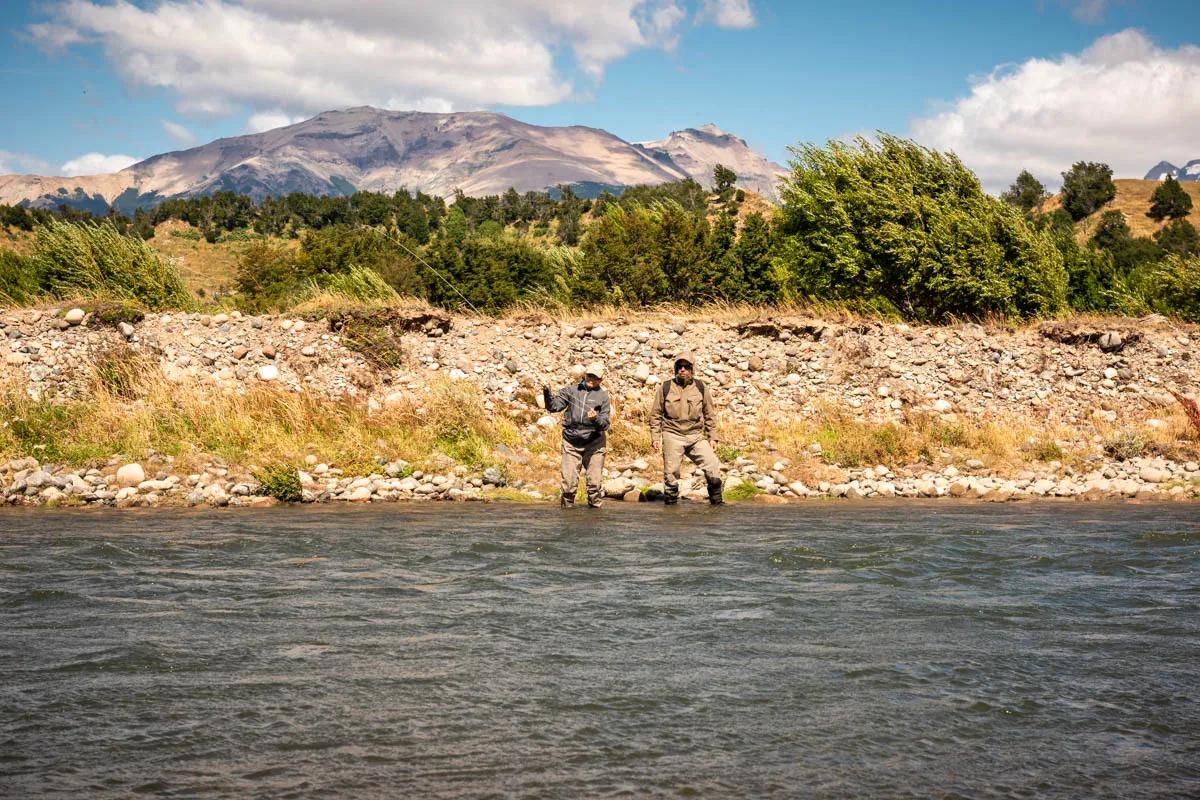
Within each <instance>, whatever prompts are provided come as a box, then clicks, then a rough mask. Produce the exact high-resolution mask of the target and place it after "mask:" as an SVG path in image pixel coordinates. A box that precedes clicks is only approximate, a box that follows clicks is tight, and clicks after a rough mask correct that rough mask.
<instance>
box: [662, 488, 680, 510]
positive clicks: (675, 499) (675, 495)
mask: <svg viewBox="0 0 1200 800" xmlns="http://www.w3.org/2000/svg"><path fill="white" fill-rule="evenodd" d="M663 502H664V503H666V504H667V505H669V506H674V505H679V486H667V487H666V488H665V489H663Z"/></svg>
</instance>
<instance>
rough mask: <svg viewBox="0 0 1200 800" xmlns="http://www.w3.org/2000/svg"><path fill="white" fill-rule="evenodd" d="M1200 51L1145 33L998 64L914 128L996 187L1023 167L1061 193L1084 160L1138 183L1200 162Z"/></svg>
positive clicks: (1118, 35) (924, 140)
mask: <svg viewBox="0 0 1200 800" xmlns="http://www.w3.org/2000/svg"><path fill="white" fill-rule="evenodd" d="M1197 130H1200V47H1196V46H1193V45H1183V46H1181V47H1178V48H1162V47H1158V46H1157V45H1155V44H1154V42H1153V41H1151V40H1150V39H1149V38H1147V37H1146V35H1145V34H1143V33H1142V32H1140V31H1137V30H1132V29H1130V30H1125V31H1121V32H1120V33H1115V34H1112V35H1111V36H1105V37H1103V38H1100V39H1097V40H1096V41H1095V42H1094V43H1093V44H1092V45H1091V46H1090V47H1088V48H1087V49H1086V50H1084V51H1083V52H1082V53H1079V54H1068V55H1064V56H1061V57H1059V58H1051V59H1041V58H1035V59H1030V60H1028V61H1025V62H1024V63H1021V64H1017V65H1009V66H1005V67H998V68H997V69H995V70H994V71H993V72H992V73H991V74H989V75H987V76H984V77H982V78H979V79H976V80H974V81H973V85H972V86H971V92H970V94H968V95H967V96H966V97H963V98H960V99H959V100H957V101H954V102H953V103H951V104H950V105H949V106H948V107H947V108H946V109H945V110H943V111H941V112H940V113H937V114H934V115H932V116H928V117H925V118H921V119H916V120H914V121H913V122H912V124H911V126H910V131H909V132H910V134H911V135H912V137H913V138H914V139H916V140H917V141H919V142H921V143H922V144H925V145H928V146H930V147H936V148H938V149H947V150H954V151H955V152H956V153H958V155H959V156H960V157H961V158H962V159H963V161H964V163H966V164H967V166H969V167H971V168H972V169H973V170H975V172H976V173H978V174H979V177H980V179H981V180H982V181H983V184H984V186H985V187H986V188H987V189H989V190H990V191H997V190H1001V189H1003V188H1005V187H1006V186H1008V184H1009V183H1011V182H1012V180H1013V178H1015V177H1016V175H1017V173H1018V172H1020V171H1021V170H1022V169H1028V170H1029V171H1030V172H1032V173H1033V174H1034V175H1035V176H1037V177H1038V179H1040V180H1041V181H1042V182H1043V183H1046V184H1047V185H1048V186H1051V187H1057V186H1058V185H1060V184H1061V182H1062V178H1061V173H1062V171H1063V170H1065V169H1068V168H1069V167H1070V166H1071V164H1073V163H1074V162H1076V161H1079V160H1085V161H1102V162H1105V163H1107V164H1109V165H1110V166H1112V168H1113V172H1114V174H1115V175H1116V176H1117V177H1125V178H1140V177H1142V176H1143V175H1144V174H1145V172H1146V170H1147V169H1149V168H1150V167H1151V166H1153V165H1154V164H1155V163H1157V162H1158V161H1159V160H1161V159H1166V160H1168V161H1172V160H1175V163H1182V162H1186V161H1188V160H1190V159H1193V158H1200V139H1197V137H1196V131H1197Z"/></svg>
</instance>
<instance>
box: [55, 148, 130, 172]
mask: <svg viewBox="0 0 1200 800" xmlns="http://www.w3.org/2000/svg"><path fill="white" fill-rule="evenodd" d="M138 160H139V159H136V158H134V157H133V156H123V155H111V156H106V155H104V154H103V153H84V154H83V155H81V156H80V157H79V158H73V159H71V160H70V161H68V162H67V163H65V164H63V165H62V167H61V168H60V170H59V172H60V174H62V175H65V176H67V177H69V178H73V177H75V176H76V175H104V174H106V173H109V172H120V171H121V170H123V169H125V168H126V167H128V166H129V165H130V164H136V163H137V162H138Z"/></svg>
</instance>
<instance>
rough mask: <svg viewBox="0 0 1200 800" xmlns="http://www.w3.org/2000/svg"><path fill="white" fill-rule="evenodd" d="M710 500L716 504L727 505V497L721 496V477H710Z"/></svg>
mask: <svg viewBox="0 0 1200 800" xmlns="http://www.w3.org/2000/svg"><path fill="white" fill-rule="evenodd" d="M707 481H708V502H709V503H711V504H713V505H714V506H723V505H725V498H724V497H722V496H721V479H720V478H708V479H707Z"/></svg>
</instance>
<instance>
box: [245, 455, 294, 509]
mask: <svg viewBox="0 0 1200 800" xmlns="http://www.w3.org/2000/svg"><path fill="white" fill-rule="evenodd" d="M254 478H255V480H257V481H258V482H259V483H261V484H262V493H263V494H265V495H268V496H270V497H274V498H275V499H276V500H279V501H280V502H283V503H298V502H300V500H302V499H303V497H304V490H303V489H302V488H301V486H300V475H299V473H298V472H296V468H295V467H292V466H289V465H287V464H271V465H269V466H267V467H264V468H262V469H261V470H259V471H258V472H256V473H255V474H254Z"/></svg>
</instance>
